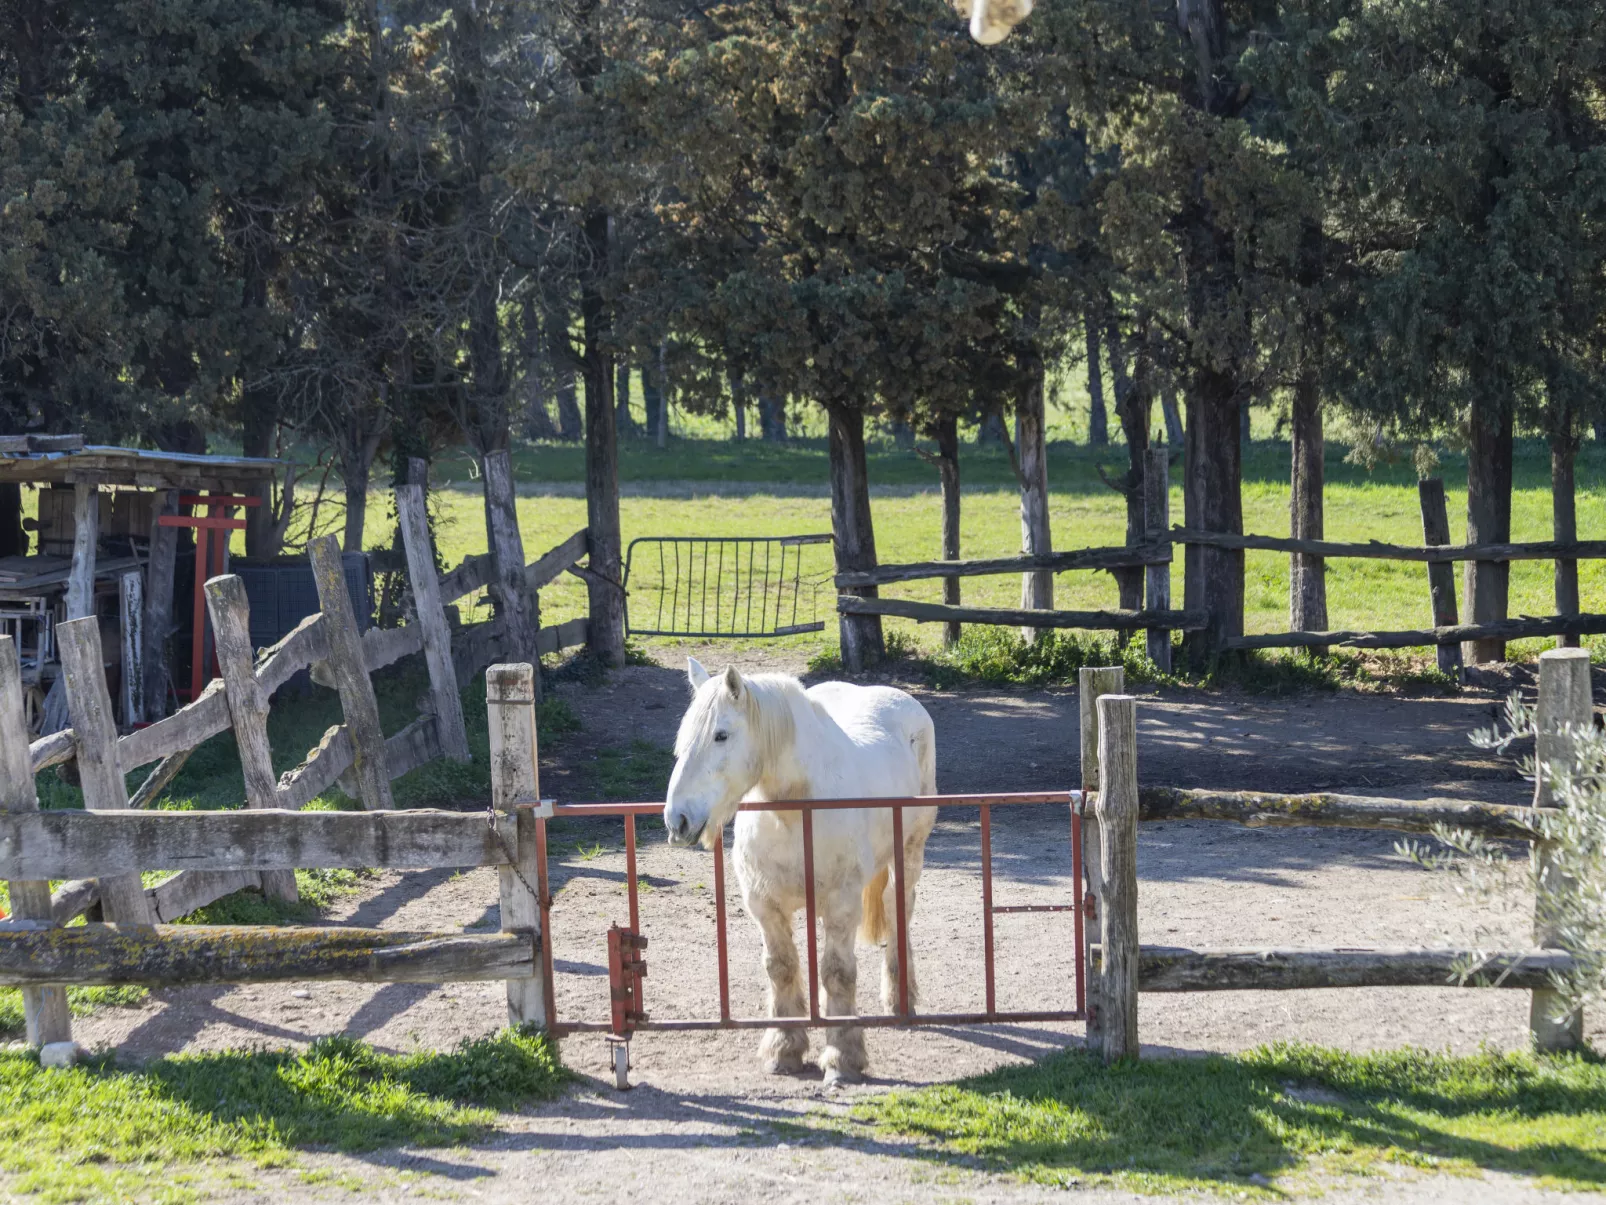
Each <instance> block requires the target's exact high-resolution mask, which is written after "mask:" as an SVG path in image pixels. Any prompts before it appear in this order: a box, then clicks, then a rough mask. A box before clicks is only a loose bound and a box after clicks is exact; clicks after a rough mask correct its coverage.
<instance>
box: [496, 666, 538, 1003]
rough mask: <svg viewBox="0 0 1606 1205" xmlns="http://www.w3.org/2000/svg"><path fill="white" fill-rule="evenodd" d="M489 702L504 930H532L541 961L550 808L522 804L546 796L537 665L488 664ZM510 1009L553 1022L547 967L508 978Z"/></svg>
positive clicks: (523, 931)
mask: <svg viewBox="0 0 1606 1205" xmlns="http://www.w3.org/2000/svg"><path fill="white" fill-rule="evenodd" d="M485 705H486V707H487V708H488V710H489V712H490V729H491V804H492V806H493V807H494V808H495V811H496V828H497V832H498V833H500V834H501V837H502V841H503V844H504V846H505V847H506V848H507V850H508V852H509V856H510V857H511V858H512V861H511V862H510V863H509V864H507V865H505V866H500V867H498V868H497V873H498V875H499V876H500V879H501V888H502V892H501V901H502V931H503V932H505V933H506V932H519V933H531V934H533V935H534V936H535V940H536V948H537V950H538V951H540V957H538V959H537V967H538V968H539V967H542V966H544V965H545V963H546V957H545V952H544V950H542V948H541V947H542V943H543V942H544V941H545V940H546V935H545V934H544V933H542V932H541V899H540V896H539V895H538V894H537V891H538V890H539V888H540V884H541V879H542V877H543V876H542V873H541V871H542V867H541V853H540V849H539V847H538V844H537V841H536V823H537V821H538V819H540V818H541V816H542V812H541V811H540V810H538V809H536V808H531V807H516V806H515V805H517V804H531V803H536V802H537V801H539V800H540V798H541V772H540V766H539V762H538V761H537V748H536V737H535V669H534V667H533V666H530V665H493V666H491V667H490V668H489V669H487V670H486V671H485ZM507 1015H508V1023H509V1024H511V1025H526V1024H530V1025H538V1026H540V1027H541V1028H542V1029H545V1028H546V1027H547V1024H548V1017H547V1001H546V990H545V976H544V974H542V973H541V972H540V971H539V969H538V971H537V974H536V975H535V976H534V977H532V978H529V979H509V980H508V981H507Z"/></svg>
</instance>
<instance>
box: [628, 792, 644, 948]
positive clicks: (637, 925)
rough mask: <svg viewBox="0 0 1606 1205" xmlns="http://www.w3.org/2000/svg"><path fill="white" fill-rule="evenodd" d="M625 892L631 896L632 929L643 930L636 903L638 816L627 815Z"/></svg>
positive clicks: (638, 931)
mask: <svg viewBox="0 0 1606 1205" xmlns="http://www.w3.org/2000/svg"><path fill="white" fill-rule="evenodd" d="M625 892H626V894H627V895H628V896H629V897H630V931H631V932H632V933H640V932H641V913H640V911H639V909H638V908H637V904H636V817H635V815H634V814H633V813H630V814H627V815H626V816H625Z"/></svg>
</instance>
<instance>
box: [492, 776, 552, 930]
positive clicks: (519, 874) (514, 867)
mask: <svg viewBox="0 0 1606 1205" xmlns="http://www.w3.org/2000/svg"><path fill="white" fill-rule="evenodd" d="M485 823H486V824H488V825H490V828H491V835H492V836H493V837H495V838H496V843H497V844H498V845H500V846H501V847H502V852H503V853H504V854H506V855H507V868H508V869H509V870H511V871H512V872H513V877H514V878H516V879H518V881H519V882H520V883H522V884H524V890H526V891H528V892H529V893H530V894H531V895H533V896H534V897H535V902H536V905H537V906H538V907H541V908H545V907H546V904H547V902H546V901H545V900H544V899H542V898H541V893H540V892H539V891H537V890H536V889H535V888H534V887H532V886H530V880H529V879H527V878H525V877H524V872H523V871H522V870H520V869H519V859H518V855H517V854H515V853H514V852H513V847H512V846H511V845H509V844H508V842H507V837H506V836H504V835H503V833H502V830H501V829H500V828H498V827H497V826H496V804H495V803H494V802H492V803H487V804H486V805H485Z"/></svg>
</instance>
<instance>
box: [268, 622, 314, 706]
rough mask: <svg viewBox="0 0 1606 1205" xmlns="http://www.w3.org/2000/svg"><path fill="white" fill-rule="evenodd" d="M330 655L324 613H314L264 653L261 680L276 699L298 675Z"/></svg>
mask: <svg viewBox="0 0 1606 1205" xmlns="http://www.w3.org/2000/svg"><path fill="white" fill-rule="evenodd" d="M328 656H329V641H328V640H327V639H326V638H325V636H324V624H323V615H322V614H320V613H318V612H314V613H313V614H311V615H308V616H307V617H306V618H305V619H303V620H302V621H301V622H300V623H298V624H296V626H295V627H293V628H291V629H290V631H289V632H288V633H287V634H286V635H285V637H284V639H283V640H281V641H279V643H278V644H275V645H273V646H271V647H270V648H268V649H267V650H265V651H264V652H263V654H262V656H261V658H260V659H259V660H258V662H257V681H258V682H260V683H262V689H263V690H264V691H266V692H267V694H268V697H269V698H272V697H273V695H274V693H275V692H276V691H278V689H279V688H280V687H281V686H283V685H284V684H285V683H286V682H288V681H290V679H291V678H293V677H295V675H296V674H298V673H300V672H301V671H302V670H304V669H306V668H307V667H308V666H310V665H312V664H313V663H314V662H316V661H323V660H326V659H327V658H328Z"/></svg>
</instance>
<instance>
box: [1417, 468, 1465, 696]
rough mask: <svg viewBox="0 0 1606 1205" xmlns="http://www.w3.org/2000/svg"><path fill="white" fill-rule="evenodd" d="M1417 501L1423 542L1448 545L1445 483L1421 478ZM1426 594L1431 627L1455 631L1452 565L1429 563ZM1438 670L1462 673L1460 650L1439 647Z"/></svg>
mask: <svg viewBox="0 0 1606 1205" xmlns="http://www.w3.org/2000/svg"><path fill="white" fill-rule="evenodd" d="M1416 492H1417V497H1418V498H1419V499H1420V500H1421V503H1422V542H1423V543H1424V544H1448V543H1449V542H1450V512H1449V509H1448V508H1447V507H1446V506H1445V502H1444V479H1443V478H1442V477H1424V478H1422V480H1420V481H1418V482H1417V483H1416ZM1428 594H1429V596H1430V599H1431V601H1432V603H1433V626H1434V627H1436V628H1444V627H1454V626H1455V624H1456V623H1457V619H1456V609H1455V565H1454V564H1453V563H1452V562H1450V561H1429V562H1428ZM1438 652H1439V669H1440V670H1441V671H1442V672H1444V673H1447V674H1456V675H1459V674H1460V673H1461V646H1460V645H1459V644H1441V645H1439V646H1438Z"/></svg>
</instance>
